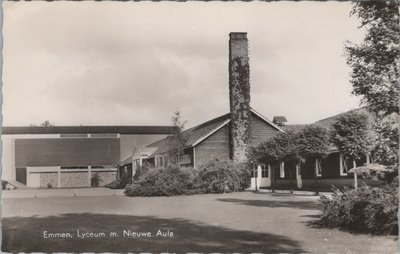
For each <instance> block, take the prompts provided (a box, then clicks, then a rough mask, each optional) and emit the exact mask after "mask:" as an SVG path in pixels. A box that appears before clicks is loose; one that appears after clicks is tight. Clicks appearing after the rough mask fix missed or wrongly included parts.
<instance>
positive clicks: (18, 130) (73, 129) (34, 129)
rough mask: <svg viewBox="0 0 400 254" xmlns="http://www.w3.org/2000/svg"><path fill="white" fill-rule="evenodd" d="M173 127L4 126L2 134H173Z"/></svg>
mask: <svg viewBox="0 0 400 254" xmlns="http://www.w3.org/2000/svg"><path fill="white" fill-rule="evenodd" d="M174 130H175V127H173V126H46V127H44V126H18V127H16V126H12V127H11V126H4V127H2V134H6V135H7V134H8V135H12V134H80V133H120V134H172V133H174Z"/></svg>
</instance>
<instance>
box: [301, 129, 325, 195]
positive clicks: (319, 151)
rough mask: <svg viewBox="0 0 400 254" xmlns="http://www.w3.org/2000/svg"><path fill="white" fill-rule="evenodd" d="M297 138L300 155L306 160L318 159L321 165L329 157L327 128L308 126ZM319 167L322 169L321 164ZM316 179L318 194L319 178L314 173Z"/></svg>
mask: <svg viewBox="0 0 400 254" xmlns="http://www.w3.org/2000/svg"><path fill="white" fill-rule="evenodd" d="M297 138H298V140H297V144H298V149H299V154H300V155H301V157H302V158H304V159H305V160H315V159H318V163H321V160H322V159H324V158H326V157H327V156H328V154H329V133H328V131H327V130H326V129H325V128H322V127H320V126H314V125H310V126H307V127H305V128H304V129H302V130H301V132H300V133H299V134H298V137H297ZM319 166H320V168H321V164H319ZM314 179H315V182H316V189H317V191H316V192H317V194H318V193H319V190H318V176H317V172H316V171H314Z"/></svg>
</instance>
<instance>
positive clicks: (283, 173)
mask: <svg viewBox="0 0 400 254" xmlns="http://www.w3.org/2000/svg"><path fill="white" fill-rule="evenodd" d="M279 175H280V177H281V178H285V163H284V162H281V164H280V165H279Z"/></svg>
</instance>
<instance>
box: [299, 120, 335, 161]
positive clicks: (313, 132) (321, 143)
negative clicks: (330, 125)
mask: <svg viewBox="0 0 400 254" xmlns="http://www.w3.org/2000/svg"><path fill="white" fill-rule="evenodd" d="M297 144H298V149H299V154H300V155H301V157H302V158H305V159H308V158H319V159H324V158H325V157H326V156H328V153H329V133H328V131H327V130H326V129H325V128H322V127H320V126H315V125H310V126H307V127H305V128H304V129H302V130H301V132H299V134H298V140H297Z"/></svg>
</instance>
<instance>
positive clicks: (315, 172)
mask: <svg viewBox="0 0 400 254" xmlns="http://www.w3.org/2000/svg"><path fill="white" fill-rule="evenodd" d="M317 163H318V158H316V159H315V168H314V179H315V195H317V196H318V195H319V186H318V175H317V170H318V168H317V167H318V165H317Z"/></svg>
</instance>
